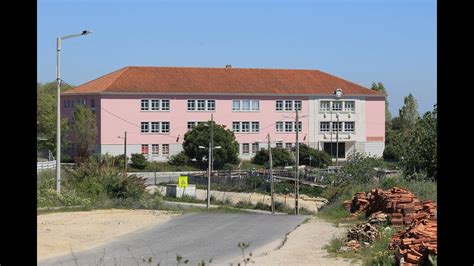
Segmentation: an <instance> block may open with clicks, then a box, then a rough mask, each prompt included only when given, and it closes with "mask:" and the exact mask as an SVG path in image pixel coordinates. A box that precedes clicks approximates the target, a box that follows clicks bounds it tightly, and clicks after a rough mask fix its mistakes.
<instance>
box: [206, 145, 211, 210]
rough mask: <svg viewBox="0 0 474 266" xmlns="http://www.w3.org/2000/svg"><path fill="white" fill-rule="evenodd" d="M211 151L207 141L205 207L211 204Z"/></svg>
mask: <svg viewBox="0 0 474 266" xmlns="http://www.w3.org/2000/svg"><path fill="white" fill-rule="evenodd" d="M211 153H212V147H211V142H209V155H208V156H207V157H208V158H207V160H208V161H209V166H208V173H207V209H209V207H210V206H211V158H210V157H211Z"/></svg>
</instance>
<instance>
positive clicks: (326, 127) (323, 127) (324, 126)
mask: <svg viewBox="0 0 474 266" xmlns="http://www.w3.org/2000/svg"><path fill="white" fill-rule="evenodd" d="M319 131H321V132H329V122H320V124H319Z"/></svg>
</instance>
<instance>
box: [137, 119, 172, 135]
mask: <svg viewBox="0 0 474 266" xmlns="http://www.w3.org/2000/svg"><path fill="white" fill-rule="evenodd" d="M169 132H170V122H155V121H153V122H141V133H169Z"/></svg>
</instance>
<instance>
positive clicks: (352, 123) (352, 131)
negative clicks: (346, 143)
mask: <svg viewBox="0 0 474 266" xmlns="http://www.w3.org/2000/svg"><path fill="white" fill-rule="evenodd" d="M348 125H352V126H351V127H350V130H347V129H348V128H349V127H348ZM344 132H350V133H354V132H355V122H354V121H349V122H344Z"/></svg>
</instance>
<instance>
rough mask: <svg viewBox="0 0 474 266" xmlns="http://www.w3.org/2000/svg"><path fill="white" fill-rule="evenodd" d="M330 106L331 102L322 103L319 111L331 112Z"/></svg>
mask: <svg viewBox="0 0 474 266" xmlns="http://www.w3.org/2000/svg"><path fill="white" fill-rule="evenodd" d="M330 105H331V102H330V101H321V102H320V107H319V111H321V112H328V111H329V110H330Z"/></svg>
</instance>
